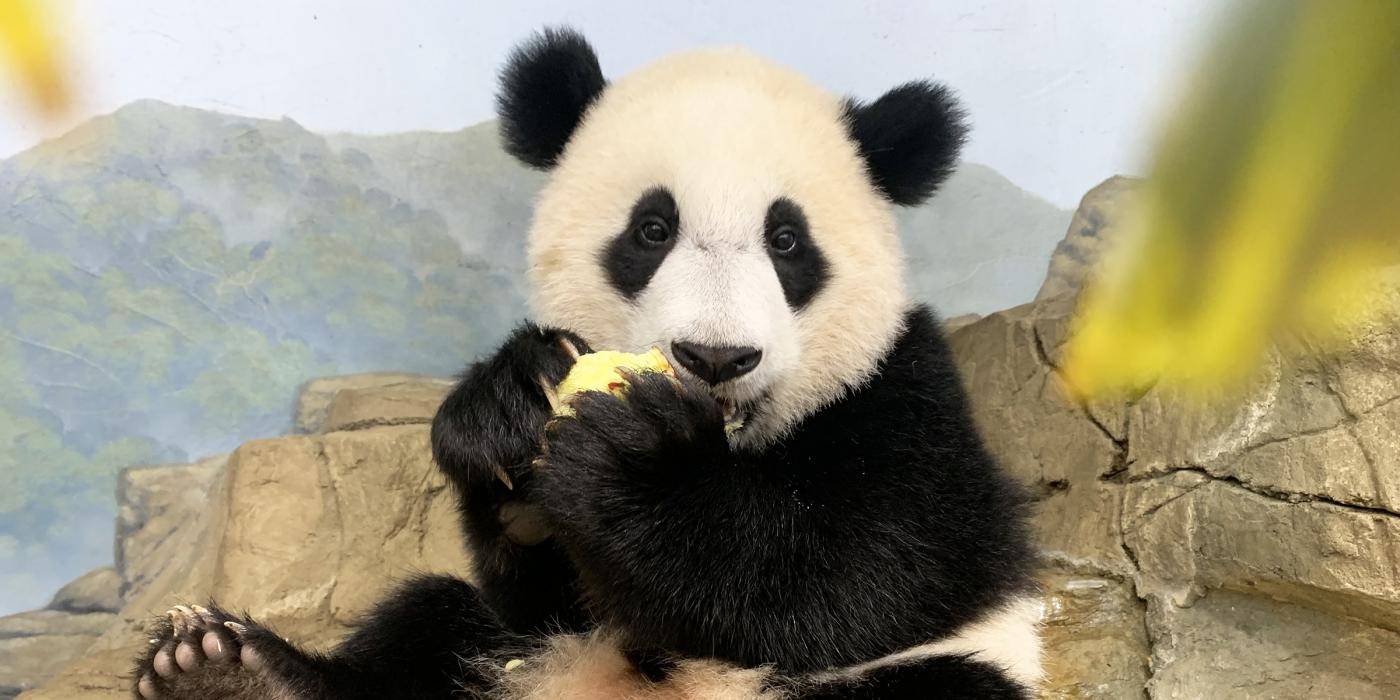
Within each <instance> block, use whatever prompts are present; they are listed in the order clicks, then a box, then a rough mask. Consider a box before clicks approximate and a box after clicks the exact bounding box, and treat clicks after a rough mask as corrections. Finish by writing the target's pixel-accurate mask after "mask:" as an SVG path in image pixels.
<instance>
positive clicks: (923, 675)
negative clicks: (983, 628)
mask: <svg viewBox="0 0 1400 700" xmlns="http://www.w3.org/2000/svg"><path fill="white" fill-rule="evenodd" d="M784 697H785V698H787V699H788V700H857V699H861V700H915V699H916V698H917V699H918V700H926V699H928V698H959V699H962V698H968V699H974V700H1029V699H1030V698H1032V697H1034V693H1032V692H1031V690H1030V689H1029V688H1027V687H1026V686H1024V685H1022V684H1020V683H1018V682H1016V681H1015V680H1012V678H1011V677H1010V676H1008V675H1007V674H1006V673H1005V672H1004V671H1002V670H1001V669H1000V668H997V667H996V666H993V665H992V664H988V663H985V662H982V661H977V660H975V659H972V658H970V657H967V656H932V657H927V658H923V659H916V660H910V661H905V662H902V663H898V664H892V665H889V666H880V667H877V668H874V669H871V670H868V671H865V672H864V673H861V674H859V675H851V676H840V677H836V678H828V679H826V680H823V681H821V682H819V683H817V684H813V685H803V686H799V687H798V688H797V689H795V690H793V691H791V692H790V693H789V694H787V695H785V696H784Z"/></svg>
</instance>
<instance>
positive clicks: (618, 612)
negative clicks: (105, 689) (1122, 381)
mask: <svg viewBox="0 0 1400 700" xmlns="http://www.w3.org/2000/svg"><path fill="white" fill-rule="evenodd" d="M499 107H500V117H501V128H502V133H503V137H504V141H505V144H506V147H507V148H508V149H509V151H510V152H511V153H512V154H514V155H515V156H517V157H518V158H519V159H520V160H522V161H524V162H525V163H527V164H529V165H531V166H533V167H536V168H540V169H544V170H548V171H549V172H550V179H549V182H548V184H547V186H546V187H545V188H544V190H543V192H542V194H541V195H540V198H539V200H538V203H537V207H536V210H535V217H534V221H533V224H532V226H531V228H530V231H529V238H528V249H529V263H530V264H529V276H530V285H531V288H532V299H531V302H532V305H533V308H534V311H535V313H536V314H537V315H536V322H535V323H529V324H526V325H524V326H522V327H521V328H519V329H518V330H517V331H515V332H514V334H512V335H511V336H510V338H509V339H508V340H506V342H505V344H504V345H503V346H502V347H501V348H500V349H499V350H498V351H497V352H496V353H495V354H494V356H492V357H490V358H488V359H486V360H485V361H483V362H481V363H479V364H476V365H475V366H473V367H471V368H470V369H469V370H468V371H467V373H466V374H465V376H464V378H463V379H462V381H461V383H460V384H459V385H458V387H457V388H456V390H455V391H454V392H453V393H452V394H451V396H450V397H449V398H448V399H447V400H446V402H445V403H444V404H443V406H442V408H441V410H440V411H439V413H438V415H437V418H436V420H435V422H434V424H433V431H432V442H433V453H434V456H435V457H436V459H437V462H438V464H439V465H441V468H442V469H443V470H444V471H445V472H446V474H447V475H448V476H449V477H450V479H451V481H452V483H453V484H454V485H455V487H456V490H457V493H459V494H460V496H461V514H462V519H463V524H464V526H465V530H466V534H467V543H468V546H469V548H470V550H471V553H472V560H473V562H474V567H475V571H474V572H473V573H474V578H475V585H469V584H468V583H466V582H464V581H461V580H458V579H455V578H448V577H422V578H419V579H416V580H413V581H410V582H409V583H407V584H406V585H404V586H402V587H401V588H399V589H398V591H397V592H395V593H393V594H392V595H391V596H389V597H388V598H387V599H386V600H384V601H383V602H382V603H381V604H380V605H379V606H378V607H377V608H376V609H374V610H373V611H372V612H371V613H370V614H369V615H368V616H367V619H366V620H365V622H364V624H363V625H362V626H361V627H360V628H359V630H358V631H357V632H356V633H354V634H353V635H352V636H351V637H349V638H348V639H347V640H346V641H344V642H343V643H342V644H340V645H339V646H338V647H336V648H335V649H333V650H331V651H330V652H328V653H324V654H322V653H311V652H307V651H303V650H301V649H298V648H297V647H296V646H294V645H293V644H291V643H290V642H288V641H285V640H283V639H282V638H280V637H278V636H277V635H276V634H274V633H273V632H271V631H269V630H268V629H266V628H264V627H261V626H259V625H258V624H256V623H255V622H253V621H252V620H248V619H245V618H242V617H235V616H233V615H231V614H229V613H227V612H225V611H223V610H220V609H218V608H213V607H211V608H203V607H197V606H190V607H184V606H181V607H177V608H176V609H175V610H173V611H171V613H170V614H169V615H168V619H165V620H163V621H162V622H161V623H160V624H159V625H158V626H157V627H156V629H155V630H154V632H153V634H152V637H153V639H154V640H155V641H154V642H153V644H152V645H151V648H150V649H149V651H148V653H147V654H146V656H145V658H143V659H142V660H141V661H140V663H139V665H138V668H137V670H136V679H135V692H136V694H137V696H138V697H141V698H146V699H147V700H153V699H155V698H195V697H198V698H206V697H229V698H245V697H246V698H254V697H257V698H289V699H299V700H318V699H321V698H366V699H368V698H449V697H500V698H509V699H512V700H521V699H524V698H540V699H544V698H568V699H573V698H579V699H588V698H598V699H605V698H606V699H611V698H638V699H641V698H768V699H773V700H777V699H784V700H798V699H815V698H915V697H918V698H925V697H987V698H1024V697H1029V696H1030V695H1031V694H1032V693H1033V689H1034V688H1035V686H1036V683H1037V681H1038V679H1039V677H1040V672H1041V670H1040V658H1039V644H1038V639H1037V632H1036V625H1037V621H1038V618H1039V606H1038V605H1037V603H1036V596H1035V590H1034V586H1033V584H1032V582H1031V578H1030V571H1031V566H1032V557H1033V554H1032V549H1031V547H1030V545H1029V539H1028V535H1027V528H1026V526H1025V522H1024V515H1025V511H1026V503H1025V501H1024V499H1023V497H1022V495H1021V494H1020V492H1019V491H1018V490H1017V489H1016V488H1015V487H1014V486H1013V484H1012V483H1011V482H1010V481H1008V479H1007V478H1006V477H1005V476H1004V475H1003V474H1002V472H1001V471H1000V470H999V469H998V467H997V465H996V463H995V462H994V461H993V460H992V459H991V458H990V457H989V456H988V454H987V451H986V450H985V449H984V447H983V445H982V442H981V440H980V439H979V437H978V434H977V431H976V429H975V427H974V425H973V422H972V420H971V418H970V416H969V409H968V405H967V400H966V398H965V396H964V392H963V388H962V385H961V383H960V380H959V377H958V374H957V372H956V370H955V368H954V365H953V363H952V361H951V359H950V357H949V351H948V347H947V343H946V342H945V340H944V338H943V336H942V334H941V332H940V330H939V326H938V322H937V320H936V319H935V318H934V316H933V315H932V313H931V312H930V311H929V310H928V309H926V308H923V307H921V306H918V305H915V304H914V303H912V302H911V301H910V299H909V298H908V294H907V291H906V289H905V285H904V277H903V270H902V264H903V263H902V257H901V250H900V245H899V238H898V236H897V234H896V230H895V221H894V216H893V212H892V205H913V204H917V203H919V202H922V201H924V200H925V199H926V198H927V197H929V196H930V195H931V194H932V193H933V191H934V190H935V188H936V187H937V186H938V185H939V184H940V183H941V182H942V180H943V179H944V178H945V177H946V176H947V175H948V173H949V171H950V170H951V168H952V167H953V165H954V161H955V159H956V156H957V153H958V150H959V147H960V146H961V144H962V141H963V138H964V134H965V131H966V129H965V126H964V124H963V120H962V113H961V112H960V111H959V109H958V107H957V106H956V105H955V103H954V101H953V99H952V97H951V96H950V95H949V93H948V91H947V90H946V89H945V88H943V87H941V86H938V85H935V84H932V83H928V82H913V83H908V84H906V85H902V86H900V87H896V88H894V89H893V90H891V91H889V92H888V93H886V94H885V95H884V96H882V97H880V98H879V99H876V100H875V101H873V102H868V103H863V102H857V101H852V100H843V99H840V98H838V97H835V96H832V95H831V94H828V93H827V92H825V91H824V90H822V89H820V88H818V87H817V86H815V85H813V84H812V83H810V82H808V81H807V80H805V79H804V78H802V77H801V76H799V75H797V74H794V73H793V72H791V71H789V70H787V69H785V68H782V67H779V66H776V65H773V64H771V63H769V62H767V61H765V60H762V59H760V58H758V57H756V56H754V55H752V54H749V53H747V52H744V51H738V50H707V51H697V52H693V53H685V54H681V55H677V56H674V57H671V58H667V59H665V60H662V61H660V62H658V63H656V64H654V65H651V66H650V67H646V68H643V69H641V70H639V71H637V72H636V73H634V74H632V75H629V76H627V77H625V78H623V79H621V80H618V81H616V82H613V83H608V82H607V81H606V80H605V79H604V78H603V75H602V72H601V71H600V69H599V65H598V60H597V58H596V56H595V55H594V52H593V50H592V48H591V47H590V46H589V45H588V44H587V43H586V42H585V40H584V39H583V38H582V37H581V36H580V35H578V34H577V33H575V32H572V31H569V30H550V31H546V32H544V33H543V34H541V35H538V36H536V37H534V38H533V39H531V40H529V41H527V42H526V43H525V44H523V45H522V46H521V47H520V48H518V49H517V50H516V52H515V53H514V55H513V56H512V57H511V58H510V60H509V62H508V64H507V66H506V68H505V70H504V72H503V74H502V85H501V93H500V97H499ZM652 347H656V348H660V349H661V350H662V351H663V352H664V353H665V354H666V355H667V357H668V359H669V360H670V361H671V362H672V364H673V365H674V366H675V367H677V368H678V369H679V373H680V375H681V381H680V382H679V383H676V382H674V381H672V380H671V379H669V378H668V377H666V376H664V375H660V374H643V375H638V376H636V377H635V378H634V380H633V382H632V384H631V386H630V388H629V390H628V391H627V394H626V396H625V397H622V398H619V397H616V396H612V395H610V394H602V393H598V394H586V395H583V396H582V397H580V398H579V399H578V400H577V401H575V402H574V403H573V404H572V405H573V407H574V412H573V415H571V416H569V417H565V418H560V419H557V420H551V415H552V414H551V400H552V399H553V398H554V397H552V396H550V392H551V391H552V389H551V387H553V386H554V385H555V384H557V383H558V382H559V381H560V380H561V379H562V378H563V377H564V375H565V374H566V373H567V371H568V369H569V368H570V366H571V364H572V362H573V358H574V357H575V356H577V354H578V353H582V352H588V351H590V349H593V348H596V349H617V350H628V351H644V350H646V349H648V348H652ZM740 420H741V421H742V427H740V428H739V429H738V430H737V431H732V432H729V433H727V432H726V424H731V425H732V424H734V423H737V422H738V421H740Z"/></svg>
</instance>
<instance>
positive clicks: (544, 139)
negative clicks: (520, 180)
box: [496, 28, 607, 169]
mask: <svg viewBox="0 0 1400 700" xmlns="http://www.w3.org/2000/svg"><path fill="white" fill-rule="evenodd" d="M606 85H607V81H605V80H604V79H603V71H602V69H601V68H599V67H598V56H597V54H595V53H593V47H592V46H589V45H588V41H586V40H585V39H584V38H583V35H581V34H579V33H578V32H576V31H574V30H572V29H568V28H558V29H545V30H544V31H543V32H541V33H539V34H536V35H535V36H533V37H531V38H529V39H527V40H526V41H525V42H524V43H522V44H520V45H519V46H517V47H516V48H515V50H514V51H513V52H511V55H510V59H509V60H507V61H506V66H505V68H504V69H503V70H502V71H501V91H500V94H498V95H497V96H496V111H497V113H498V114H499V115H500V118H501V140H502V141H504V142H505V148H506V150H507V151H508V152H510V154H511V155H513V156H515V157H516V158H519V159H520V160H521V161H523V162H524V163H525V164H526V165H529V166H531V167H534V168H540V169H549V168H552V167H554V164H555V163H556V162H558V160H559V155H560V154H562V153H563V152H564V146H565V145H566V144H567V143H568V142H569V137H570V136H572V135H573V133H574V129H576V128H577V127H578V125H579V122H580V121H582V120H583V113H584V111H585V110H587V109H588V106H589V105H591V104H593V101H594V100H596V99H598V95H600V94H602V92H603V88H604V87H605V86H606Z"/></svg>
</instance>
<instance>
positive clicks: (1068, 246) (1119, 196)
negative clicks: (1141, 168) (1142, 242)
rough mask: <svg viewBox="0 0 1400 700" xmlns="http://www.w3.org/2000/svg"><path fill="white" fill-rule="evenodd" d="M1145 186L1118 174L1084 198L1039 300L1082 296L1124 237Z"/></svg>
mask: <svg viewBox="0 0 1400 700" xmlns="http://www.w3.org/2000/svg"><path fill="white" fill-rule="evenodd" d="M1141 184H1142V181H1141V180H1138V179H1136V178H1129V177H1123V176H1122V175H1115V176H1113V177H1111V178H1109V179H1107V180H1104V181H1103V182H1102V183H1099V185H1098V186H1096V187H1094V189H1092V190H1089V192H1088V194H1085V195H1084V198H1083V199H1081V200H1080V202H1079V208H1078V209H1076V210H1075V212H1074V218H1073V219H1071V220H1070V222H1069V231H1068V232H1066V233H1065V237H1064V240H1062V241H1060V242H1059V244H1057V245H1056V246H1055V252H1054V253H1053V254H1051V256H1050V269H1049V270H1048V271H1047V272H1046V275H1045V282H1044V283H1043V284H1042V285H1041V287H1040V291H1039V292H1038V293H1037V294H1036V295H1035V299H1036V301H1040V300H1042V299H1051V298H1054V297H1057V296H1060V295H1062V294H1069V295H1071V296H1073V295H1075V294H1077V293H1078V291H1079V289H1080V287H1081V286H1083V284H1084V280H1085V278H1086V277H1087V276H1089V274H1091V272H1092V271H1093V269H1094V265H1095V264H1096V263H1097V262H1098V261H1099V260H1100V259H1101V258H1102V257H1103V254H1104V252H1105V251H1106V250H1108V248H1109V247H1110V246H1111V244H1112V243H1113V241H1114V240H1115V239H1116V238H1118V237H1119V236H1120V235H1121V229H1122V227H1123V224H1124V222H1125V221H1126V220H1127V216H1128V212H1129V211H1130V209H1131V208H1132V206H1133V205H1134V204H1135V197H1136V193H1137V190H1138V189H1139V187H1141Z"/></svg>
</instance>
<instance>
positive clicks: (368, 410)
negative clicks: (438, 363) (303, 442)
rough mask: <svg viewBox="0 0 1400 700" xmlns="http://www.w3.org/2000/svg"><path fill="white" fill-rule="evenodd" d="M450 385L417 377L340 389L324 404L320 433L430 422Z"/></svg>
mask: <svg viewBox="0 0 1400 700" xmlns="http://www.w3.org/2000/svg"><path fill="white" fill-rule="evenodd" d="M452 386H453V383H452V382H450V381H447V380H443V379H420V380H415V381H405V382H398V383H394V384H385V385H382V386H375V387H362V388H350V389H341V390H340V391H337V392H336V393H335V396H333V397H332V398H331V401H330V405H328V406H327V407H326V415H325V419H324V421H323V422H322V424H321V429H320V432H324V433H330V432H334V431H337V430H360V429H363V428H368V427H373V426H376V425H407V424H411V423H430V422H432V420H433V415H434V414H436V413H437V409H438V406H440V405H442V401H443V399H445V398H447V393H448V392H449V391H451V390H452Z"/></svg>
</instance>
